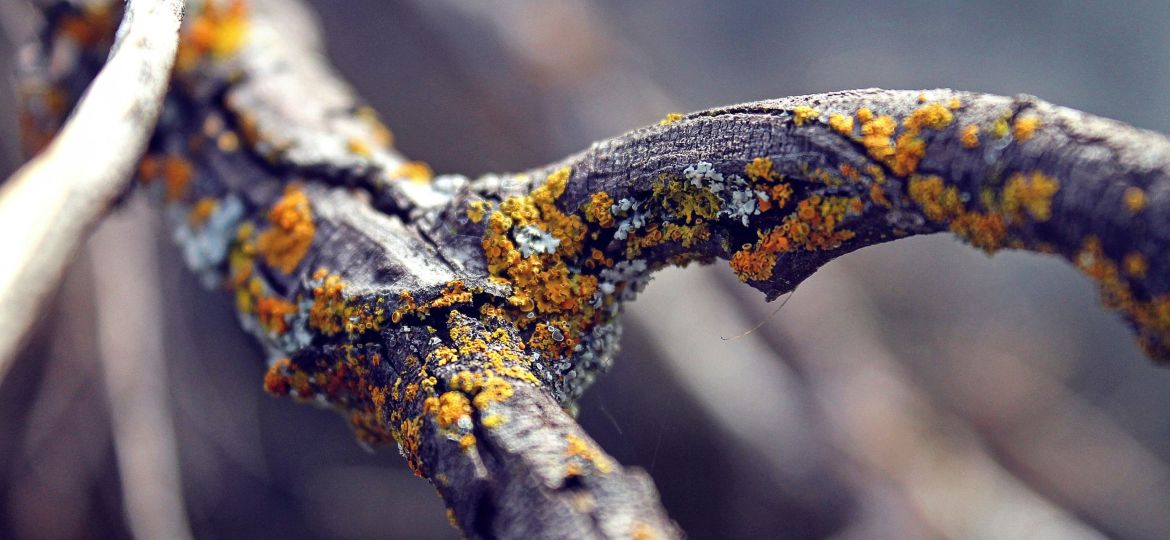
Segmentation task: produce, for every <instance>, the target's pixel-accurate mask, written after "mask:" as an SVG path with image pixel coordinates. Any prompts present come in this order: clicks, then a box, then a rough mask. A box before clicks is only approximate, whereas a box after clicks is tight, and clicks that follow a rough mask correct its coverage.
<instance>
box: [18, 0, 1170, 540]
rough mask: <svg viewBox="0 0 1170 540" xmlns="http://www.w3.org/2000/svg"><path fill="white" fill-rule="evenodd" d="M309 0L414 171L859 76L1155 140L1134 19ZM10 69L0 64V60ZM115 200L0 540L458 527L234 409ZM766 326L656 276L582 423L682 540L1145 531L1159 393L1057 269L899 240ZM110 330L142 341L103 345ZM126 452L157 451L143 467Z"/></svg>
mask: <svg viewBox="0 0 1170 540" xmlns="http://www.w3.org/2000/svg"><path fill="white" fill-rule="evenodd" d="M0 1H2V2H15V1H17V0H0ZM311 3H312V4H314V5H315V6H316V8H317V9H318V10H319V14H320V18H321V23H322V25H323V28H324V35H325V36H326V38H327V42H328V48H329V54H330V57H331V58H332V59H333V60H334V62H335V65H336V66H337V68H338V69H339V70H340V71H341V72H342V73H343V74H344V76H345V78H347V79H348V80H349V81H351V82H352V83H353V85H354V86H355V87H356V89H357V91H358V93H359V94H361V95H363V96H365V97H366V98H367V99H368V100H369V101H370V102H371V104H372V105H373V106H374V107H375V108H376V109H377V110H378V111H380V113H381V114H382V116H383V118H384V119H385V120H386V121H387V123H388V124H389V125H390V126H391V128H392V129H393V130H394V131H395V133H396V135H397V141H398V145H399V147H400V148H401V149H402V150H403V152H404V153H405V154H406V155H408V156H410V157H412V158H414V159H421V160H424V161H427V162H429V163H430V164H431V165H432V166H433V167H434V169H435V170H436V171H437V172H439V173H447V172H459V173H465V174H478V173H483V172H489V171H495V172H502V171H514V170H521V169H526V168H529V167H532V166H536V165H539V164H543V163H545V162H550V161H553V160H556V159H558V158H560V157H562V156H564V155H566V154H568V153H571V152H575V151H577V150H580V149H582V148H584V147H586V146H587V145H588V144H589V143H590V142H592V141H594V140H596V139H601V138H606V137H609V136H613V135H616V134H619V133H621V132H623V131H626V130H628V129H632V128H634V127H638V126H641V125H645V124H649V123H652V122H656V121H658V120H659V119H661V118H662V117H663V116H664V115H665V114H666V113H667V112H671V111H692V110H697V109H703V108H708V107H713V106H716V105H722V104H730V103H736V102H742V101H750V100H757V99H765V98H770V97H779V96H785V95H794V94H804V93H813V92H822V91H830V90H841V89H851V88H861V87H871V86H879V87H887V88H932V87H953V88H958V89H965V90H976V91H986V92H993V93H999V94H1009V95H1010V94H1016V93H1028V94H1034V95H1037V96H1039V97H1041V98H1043V99H1046V100H1049V101H1052V102H1055V103H1057V104H1061V105H1066V106H1069V107H1074V108H1078V109H1082V110H1086V111H1089V112H1092V113H1096V114H1099V115H1103V116H1107V117H1110V118H1115V119H1119V120H1122V121H1125V122H1128V123H1131V124H1135V125H1137V126H1140V127H1144V128H1148V129H1153V130H1156V131H1160V132H1163V133H1170V60H1168V59H1170V3H1167V2H1165V1H1164V0H1163V1H1148V2H1108V3H1107V2H1098V3H1076V4H1072V3H1068V2H1060V1H1056V0H1044V1H1036V2H1027V3H1021V2H1016V1H1008V0H990V1H982V2H956V1H945V0H942V1H940V0H934V1H920V2H899V3H896V4H894V3H888V2H874V1H861V0H852V1H844V2H832V3H829V2H805V3H798V2H775V1H770V0H745V1H736V2H731V1H727V2H700V1H697V0H641V1H639V2H623V1H620V0H551V1H550V0H544V1H541V0H498V1H495V2H468V1H465V0H395V1H385V0H347V1H346V2H344V3H337V2H330V1H329V0H316V1H314V2H311ZM12 60H13V50H12V43H10V42H6V43H4V49H3V50H0V70H2V71H3V72H5V73H10V72H11V68H12ZM3 91H4V92H5V93H4V94H3V95H2V96H0V113H2V115H3V116H2V118H0V120H2V122H0V134H2V135H0V148H2V151H3V154H2V159H0V169H2V172H3V174H4V176H7V175H8V174H9V173H11V172H12V171H13V170H14V169H15V168H16V167H17V166H18V164H19V163H20V156H19V155H18V152H17V148H18V146H17V141H16V140H15V137H16V135H15V134H16V129H15V125H16V124H15V120H14V118H15V117H14V110H13V109H14V106H15V104H14V101H13V97H12V93H11V88H10V85H5V86H3ZM142 203H143V201H136V202H135V203H132V204H130V205H128V206H127V208H126V209H125V210H123V211H121V212H119V214H118V215H116V216H115V218H113V219H112V220H110V221H109V222H107V223H106V224H105V225H103V227H102V230H100V231H98V233H97V234H96V235H95V237H94V239H93V241H92V242H91V245H90V247H89V249H88V250H87V251H86V252H84V253H83V254H82V255H81V256H80V257H79V258H78V260H77V263H76V264H75V267H74V268H73V271H72V272H71V273H70V275H69V276H68V278H67V280H66V282H65V284H64V286H63V287H62V289H61V292H60V297H59V298H58V301H57V303H56V307H55V308H54V309H53V310H52V312H51V313H49V314H48V315H47V316H46V317H45V318H44V320H43V321H42V322H41V324H40V326H39V330H38V332H37V334H36V337H35V338H34V340H33V341H32V343H31V344H30V345H29V347H28V348H27V350H26V351H25V352H24V353H23V355H22V356H21V357H20V358H19V359H18V361H17V362H16V364H15V366H14V367H13V369H12V371H11V373H10V374H9V376H8V377H7V379H6V380H5V381H4V382H3V385H2V386H0V538H99V537H110V538H117V537H126V536H129V535H130V534H131V532H130V530H131V529H130V525H128V521H127V518H126V516H127V509H130V512H131V513H132V512H134V511H135V510H134V509H135V508H139V507H138V506H136V503H134V502H133V501H134V500H135V496H134V495H132V494H131V495H127V493H130V491H128V490H127V487H128V486H132V485H136V484H135V483H136V482H141V481H143V478H146V484H147V485H153V486H155V487H156V488H158V487H159V486H161V488H162V489H163V491H162V492H158V493H152V498H153V499H155V500H172V501H179V502H178V503H177V504H179V505H180V506H179V507H180V508H184V509H185V512H184V513H185V520H186V523H182V519H183V517H182V516H179V518H178V521H177V522H176V523H177V526H179V527H180V528H187V527H189V531H190V534H191V535H193V536H194V537H199V538H275V537H282V538H455V537H458V535H457V533H456V532H455V531H454V530H453V529H451V528H450V526H449V525H448V524H447V520H446V517H445V515H444V507H443V504H442V501H441V500H440V499H439V498H438V496H437V495H436V493H435V491H434V490H433V489H432V488H431V487H430V486H429V485H428V484H427V483H426V482H424V481H422V480H419V479H416V478H414V477H413V476H412V475H411V474H410V473H409V471H407V469H406V468H405V465H404V463H403V460H402V459H401V458H399V457H398V456H397V455H395V454H396V453H395V451H394V450H393V449H385V450H382V451H379V452H377V453H368V452H366V451H364V450H362V449H361V448H360V447H359V446H358V445H357V444H356V443H355V442H354V439H353V438H352V436H351V435H350V433H349V430H348V428H347V427H346V425H345V422H343V421H342V420H341V419H340V418H339V417H337V416H336V415H335V414H333V413H330V412H327V411H323V410H318V409H314V408H312V407H307V406H303V405H297V404H295V403H293V402H292V401H289V400H276V399H272V398H269V397H268V396H266V395H264V394H263V392H262V391H261V388H260V382H261V376H262V373H263V365H262V363H263V362H262V358H261V354H260V351H259V349H258V347H257V346H256V345H255V344H254V343H253V342H252V341H251V340H250V339H249V338H248V337H247V336H245V335H244V334H243V333H242V332H241V331H240V330H239V329H238V327H237V326H236V324H235V319H234V314H233V310H232V303H231V299H230V298H229V295H227V294H224V293H218V292H209V291H206V290H204V289H202V288H201V287H200V286H199V285H198V283H197V280H195V279H194V278H193V277H192V276H191V275H190V274H189V273H187V272H186V271H185V270H184V269H183V268H182V266H181V263H180V260H179V253H178V250H176V249H174V248H173V246H172V245H171V242H170V240H169V233H168V232H166V231H163V230H162V229H161V225H160V220H159V217H158V216H157V211H156V210H155V209H154V207H153V206H152V205H150V204H142ZM0 234H17V233H16V232H14V231H4V232H2V233H0ZM126 283H132V284H133V285H134V286H133V287H126V286H125V284H126ZM777 305H778V304H767V303H765V302H763V299H762V297H761V296H760V295H758V294H757V293H755V292H754V291H753V290H751V289H749V288H747V287H744V286H740V285H739V284H738V283H737V282H736V280H735V278H734V276H733V275H732V273H731V272H730V271H729V270H728V269H727V268H726V266H725V263H720V264H716V265H714V266H712V267H706V268H695V267H692V268H688V269H685V270H670V271H665V272H662V273H660V274H658V275H657V277H656V279H655V280H654V282H653V283H652V284H651V285H650V287H649V288H648V289H647V290H646V292H645V293H644V294H643V296H642V297H641V298H639V300H638V301H637V302H635V303H634V304H633V305H632V306H631V307H630V309H629V310H628V312H627V313H626V315H625V322H626V332H625V336H624V338H623V341H622V343H623V350H622V354H621V356H620V357H619V358H618V359H617V362H616V366H615V368H614V369H613V371H612V373H610V374H609V375H608V376H605V377H603V378H601V380H600V381H599V382H598V383H597V385H596V386H595V387H594V388H593V389H592V390H590V391H589V392H588V393H587V394H586V396H585V397H584V398H583V400H582V407H581V413H580V420H581V422H582V423H583V424H584V425H585V426H586V428H587V429H588V430H589V432H590V433H591V434H592V435H593V436H594V437H595V438H596V439H597V440H598V441H599V442H600V443H601V445H602V446H603V447H604V448H606V449H607V450H608V451H609V452H610V453H612V454H613V455H614V456H615V457H616V458H617V459H618V460H620V461H621V462H622V463H624V464H626V465H632V466H638V467H642V468H644V469H645V470H647V471H648V472H649V473H650V474H651V475H652V476H653V477H654V480H655V482H656V484H657V485H658V488H659V491H660V493H661V496H662V500H663V503H664V505H665V506H666V508H667V510H668V511H669V512H670V515H671V516H672V517H673V518H674V519H676V520H677V521H678V522H679V524H680V525H681V526H682V528H683V529H684V530H685V531H687V533H688V534H689V535H690V536H692V537H694V538H794V539H795V538H826V537H829V538H840V539H854V538H857V539H861V538H865V539H868V538H994V539H1005V538H1062V539H1063V538H1106V537H1107V538H1126V539H1155V538H1167V537H1170V414H1167V411H1170V370H1167V369H1159V368H1155V367H1154V366H1152V365H1151V364H1150V363H1149V362H1148V361H1147V359H1146V358H1145V357H1143V355H1142V354H1141V352H1140V351H1139V350H1138V348H1137V346H1136V345H1135V342H1134V340H1133V338H1132V336H1131V335H1130V333H1129V332H1128V331H1127V330H1126V329H1125V327H1124V326H1123V325H1122V323H1121V322H1120V320H1119V319H1118V318H1117V317H1116V316H1115V315H1113V314H1112V313H1108V312H1106V311H1105V310H1104V309H1103V308H1101V307H1100V306H1099V303H1098V300H1097V294H1096V291H1095V289H1094V287H1093V286H1092V285H1091V284H1090V283H1089V282H1088V281H1087V280H1086V279H1084V278H1082V277H1081V276H1080V275H1079V274H1078V273H1077V272H1076V271H1074V270H1073V269H1072V268H1071V267H1070V266H1069V265H1067V264H1065V263H1063V262H1062V261H1060V260H1057V259H1054V258H1051V257H1045V256H1039V255H1030V254H1023V253H1001V254H998V255H996V256H994V257H987V256H985V255H983V254H982V253H980V252H977V251H975V250H973V249H970V248H968V247H965V246H963V245H961V244H959V243H958V242H956V241H954V240H953V239H951V238H950V237H947V236H934V237H923V238H913V239H908V240H902V241H898V242H895V243H893V244H887V245H884V246H878V247H873V248H868V249H865V250H862V251H860V252H857V253H854V254H852V255H849V256H847V257H844V258H842V259H840V260H838V261H835V262H834V263H831V264H829V265H828V266H826V267H825V268H824V269H822V270H821V271H820V272H818V273H817V274H816V275H814V276H813V277H812V278H811V279H809V280H808V281H807V282H805V283H803V284H802V285H801V286H800V287H799V288H798V289H797V290H796V292H795V293H794V295H793V296H792V298H791V299H790V301H788V302H787V304H785V305H784V306H783V308H782V309H780V310H779V311H777V310H776V306H777ZM136 314H137V315H136ZM143 314H145V315H143ZM761 323H762V324H761ZM119 324H120V325H122V326H123V327H124V326H125V325H127V324H133V325H134V328H136V329H137V332H138V334H139V335H141V336H147V338H145V339H144V340H140V341H139V342H134V343H120V342H119V341H118V340H117V339H115V338H114V337H112V336H116V335H117V332H116V331H113V330H111V329H117V328H118V325H119ZM757 325H759V327H758V329H755V328H756V327H757ZM752 329H755V330H754V331H751V330H752ZM749 331H750V332H749ZM151 336H153V337H151ZM156 338H157V339H156ZM143 411H148V412H149V414H146V413H144V412H143ZM171 426H173V428H172V427H171ZM172 431H173V433H172ZM141 448H153V449H157V450H160V454H156V455H167V454H168V452H169V454H170V455H171V456H172V457H173V459H172V460H171V463H169V464H168V463H167V462H166V460H163V462H162V463H161V464H159V463H154V464H153V466H154V467H155V468H154V469H152V468H151V466H149V464H146V462H145V461H144V460H136V459H134V452H135V450H136V449H141ZM160 478H161V479H162V480H158V479H160ZM152 479H154V480H155V481H153V483H152ZM168 490H169V491H168ZM180 496H181V499H179V497H180ZM159 497H161V498H162V499H159ZM168 497H169V499H167V498H168Z"/></svg>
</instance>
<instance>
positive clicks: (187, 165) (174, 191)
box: [162, 155, 194, 202]
mask: <svg viewBox="0 0 1170 540" xmlns="http://www.w3.org/2000/svg"><path fill="white" fill-rule="evenodd" d="M162 174H163V180H164V182H165V184H164V185H165V186H166V200H167V202H174V201H177V200H179V199H182V198H183V197H184V196H186V195H187V190H188V189H189V187H190V184H191V178H192V177H194V168H192V167H191V162H189V161H187V160H185V159H183V158H181V157H179V156H175V155H169V156H167V157H166V158H164V160H163V163H162Z"/></svg>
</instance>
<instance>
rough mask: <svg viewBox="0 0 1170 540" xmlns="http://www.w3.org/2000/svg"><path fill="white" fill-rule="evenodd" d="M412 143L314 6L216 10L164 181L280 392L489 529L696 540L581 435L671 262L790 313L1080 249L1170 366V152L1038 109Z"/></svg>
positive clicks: (846, 105)
mask: <svg viewBox="0 0 1170 540" xmlns="http://www.w3.org/2000/svg"><path fill="white" fill-rule="evenodd" d="M55 21H56V19H53V18H50V25H52V24H53V23H54V22H55ZM288 36H297V39H296V40H292V39H288ZM85 70H86V66H85V65H84V64H80V65H78V66H77V69H76V70H75V72H74V73H73V74H72V75H71V76H75V77H83V76H84V72H85ZM32 71H33V72H34V73H35V72H36V70H35V69H33V70H32ZM42 73H43V71H42ZM57 86H58V87H60V86H61V85H60V84H58V85H57ZM30 98H31V99H32V100H33V103H35V102H36V99H37V96H30ZM391 142H392V141H391V136H390V133H389V131H388V130H387V129H386V128H385V127H384V126H382V124H381V123H379V122H378V121H377V119H376V118H375V116H374V114H373V113H372V112H371V111H369V109H368V108H365V107H363V106H362V105H361V103H360V102H359V101H358V100H357V98H355V97H354V96H353V94H352V92H351V91H350V90H349V89H348V88H347V87H346V86H345V84H344V83H343V82H341V81H340V80H339V78H338V77H337V76H336V75H335V74H333V73H332V71H331V70H330V69H329V67H328V65H327V64H326V62H325V61H324V60H323V58H322V56H321V53H320V50H319V40H318V39H317V38H316V34H315V29H314V28H313V26H312V22H311V20H310V19H309V18H308V17H306V16H305V15H304V14H303V12H301V11H299V10H297V9H294V8H292V7H288V6H287V5H286V4H280V5H279V6H275V3H273V5H270V3H269V2H253V3H252V5H251V6H250V9H248V8H245V6H244V5H243V4H242V3H238V2H224V3H205V4H201V5H199V6H196V8H195V11H193V12H191V13H190V15H189V17H188V21H187V26H186V30H185V31H184V40H183V42H182V45H181V48H180V54H179V61H178V64H177V70H176V74H175V77H174V80H173V82H172V90H171V93H170V94H169V96H168V98H167V106H166V112H165V113H164V115H163V118H162V120H161V121H160V123H159V127H158V129H157V131H156V132H155V135H154V140H153V141H152V143H151V150H150V153H149V155H148V156H147V158H146V159H145V160H144V161H143V164H142V166H141V167H140V176H141V178H142V180H143V182H144V183H146V184H148V185H149V186H150V189H154V190H157V191H159V192H160V193H161V196H162V198H164V199H165V200H166V204H167V205H168V212H169V213H170V214H171V215H172V216H173V217H174V223H175V230H176V237H177V238H178V239H179V244H180V247H181V248H182V250H183V253H184V256H185V258H186V259H187V262H188V264H189V266H190V267H191V268H192V270H194V271H195V272H197V273H199V274H200V275H201V276H203V277H204V279H205V281H206V282H207V283H208V284H209V285H211V286H224V287H226V288H230V289H231V290H232V291H233V292H234V294H235V295H236V298H237V307H238V311H239V317H240V321H241V324H243V325H244V326H245V327H246V328H247V329H249V330H250V331H251V332H252V333H253V334H255V335H256V336H257V338H258V339H259V340H260V341H261V342H262V343H263V344H264V346H265V348H266V350H267V351H268V353H269V357H270V358H269V361H270V369H269V372H268V375H267V376H266V378H265V381H264V383H265V388H266V389H267V390H268V391H269V392H272V393H274V394H277V395H287V396H291V397H294V398H296V399H300V400H304V401H309V402H313V403H317V404H325V405H328V406H330V407H333V408H336V409H337V410H338V411H339V412H341V413H342V414H343V415H345V416H346V418H347V419H348V420H349V421H350V423H351V424H352V425H353V427H354V429H355V431H356V433H357V435H358V437H359V439H360V440H362V441H363V442H365V443H367V444H370V445H374V446H377V445H382V444H390V443H396V444H397V445H398V447H399V448H400V450H401V452H402V453H403V454H404V456H405V457H406V458H407V460H408V463H409V464H410V465H411V467H412V468H413V469H414V470H415V472H416V473H417V474H419V475H420V476H423V477H425V478H427V479H429V480H430V481H431V482H432V483H433V484H434V485H435V486H436V488H437V489H438V490H439V492H440V493H441V494H442V496H443V497H444V499H445V500H446V502H447V504H448V506H449V507H450V509H451V511H452V519H453V522H454V523H455V524H456V525H457V526H458V527H459V528H460V529H461V530H462V531H463V532H464V533H466V534H467V535H468V536H471V537H566V538H568V537H572V538H577V537H625V536H635V537H647V538H648V537H658V536H661V537H674V536H678V535H679V534H680V533H679V531H678V530H677V528H676V527H675V526H674V524H673V523H672V522H671V521H670V519H669V518H668V517H667V516H666V514H665V512H664V511H663V510H662V509H661V507H660V505H659V504H658V502H657V495H656V493H655V491H654V488H653V486H652V484H651V483H650V481H649V479H648V478H647V476H646V475H645V474H644V473H643V472H641V471H638V470H635V469H629V468H623V467H622V466H620V465H619V464H617V463H616V462H614V460H613V459H612V458H610V457H609V456H607V455H606V454H605V453H604V452H603V451H602V450H601V449H600V448H598V447H597V445H596V444H595V443H593V442H592V441H591V440H590V439H589V438H588V436H587V435H586V434H585V433H584V432H583V431H582V430H581V429H580V427H578V426H577V424H576V423H575V422H574V421H573V419H572V409H573V403H574V401H575V399H576V398H577V397H578V396H579V395H580V394H581V392H583V391H584V390H585V389H586V388H587V387H588V385H589V383H590V382H592V380H593V378H594V377H595V376H596V375H597V374H598V373H600V372H602V371H604V370H605V369H606V367H608V365H609V364H610V362H611V359H612V357H613V354H614V352H615V347H616V343H617V340H618V336H619V334H620V322H619V318H620V317H619V316H620V313H621V310H622V305H623V303H624V302H626V301H629V300H631V299H632V298H633V297H634V296H635V295H636V293H637V292H638V291H639V290H640V289H641V287H643V286H644V285H645V283H646V282H647V281H648V279H649V278H650V275H651V274H652V273H653V272H654V271H655V270H657V269H659V268H662V267H664V266H667V265H680V264H688V263H690V262H704V263H706V262H712V261H715V260H720V259H722V260H729V261H730V265H731V267H732V269H733V270H734V271H735V272H736V273H737V275H738V276H739V277H740V279H741V280H742V281H744V282H746V283H747V284H748V285H750V286H752V287H754V288H756V289H759V290H760V291H762V292H764V293H765V294H766V295H767V296H768V297H769V298H775V297H777V296H778V295H780V294H782V293H784V292H787V291H790V290H792V289H793V288H794V287H795V286H796V284H797V283H799V282H800V281H801V280H803V279H804V278H806V277H808V276H809V275H810V274H812V273H813V272H814V271H816V269H817V268H818V267H820V266H821V265H823V264H824V263H826V262H828V261H829V260H832V259H833V258H835V257H838V256H840V255H843V254H845V253H848V252H850V251H852V250H855V249H859V248H861V247H865V246H868V245H872V244H876V243H880V242H885V241H889V240H894V239H897V238H901V237H904V236H909V235H914V234H926V233H934V232H940V231H947V230H949V231H951V232H953V233H955V234H957V235H958V236H960V237H961V238H964V239H965V240H967V241H969V242H970V243H972V244H973V245H975V246H976V247H979V248H981V249H984V250H986V251H988V252H992V251H995V250H998V249H1004V248H1021V249H1031V250H1036V251H1041V252H1046V253H1053V254H1057V255H1060V256H1063V257H1064V258H1066V259H1069V260H1070V261H1072V262H1073V263H1074V264H1076V265H1077V266H1078V267H1080V268H1081V269H1082V270H1083V271H1085V272H1086V273H1087V274H1088V275H1089V276H1090V277H1092V278H1094V279H1095V280H1097V281H1098V282H1100V284H1101V286H1102V291H1103V296H1104V299H1105V301H1106V303H1107V304H1108V305H1110V306H1111V307H1113V308H1115V309H1118V310H1119V311H1120V312H1121V314H1122V315H1123V316H1125V317H1126V319H1127V320H1128V321H1129V322H1130V324H1131V325H1132V326H1133V328H1134V329H1135V331H1136V333H1137V335H1138V338H1139V340H1140V341H1141V343H1142V345H1143V346H1144V347H1145V349H1146V350H1147V351H1148V352H1149V354H1150V355H1151V357H1153V358H1154V359H1156V360H1159V361H1166V360H1167V359H1170V296H1168V293H1170V290H1168V289H1170V283H1168V282H1167V277H1166V276H1167V272H1166V265H1167V264H1170V259H1167V258H1166V257H1165V254H1166V253H1167V248H1168V247H1170V246H1168V245H1167V243H1168V241H1170V238H1168V236H1170V227H1166V224H1167V221H1168V220H1170V215H1168V214H1167V212H1168V210H1167V209H1168V208H1170V193H1168V190H1170V182H1168V179H1170V142H1168V141H1167V139H1166V138H1165V137H1163V136H1162V135H1159V134H1156V133H1150V132H1146V131H1141V130H1137V129H1134V128H1132V127H1129V126H1126V125H1123V124H1120V123H1116V122H1112V121H1108V120H1104V119H1100V118H1096V117H1093V116H1090V115H1087V114H1084V113H1080V112H1077V111H1072V110H1069V109H1064V108H1060V107H1056V106H1054V105H1051V104H1048V103H1045V102H1043V101H1040V100H1038V99H1036V98H1032V97H1028V96H1020V97H1015V98H1007V97H999V96H989V95H984V94H976V93H968V92H956V91H952V90H928V91H888V90H877V89H871V90H858V91H850V92H839V93H831V94H819V95H811V96H800V97H792V98H785V99H779V100H773V101H764V102H757V103H749V104H744V105H738V106H732V107H725V108H719V109H712V110H708V111H703V112H698V113H692V114H689V115H669V116H667V118H666V119H665V120H664V121H663V122H662V123H660V124H658V125H655V126H650V127H646V128H643V129H640V130H636V131H633V132H630V133H628V134H626V135H623V136H621V137H618V138H615V139H612V140H609V141H605V142H601V143H597V144H594V145H593V146H592V147H591V148H589V149H588V150H586V151H584V152H582V153H580V154H578V155H575V156H572V157H570V158H568V159H566V160H564V161H562V162H559V163H556V164H552V165H549V166H545V167H539V168H535V169H533V170H530V171H527V172H522V173H517V174H502V175H487V176H484V177H480V178H476V179H469V178H465V177H461V176H444V177H438V178H432V177H431V175H430V173H429V169H427V168H426V167H425V166H423V165H421V164H416V163H412V162H409V161H407V160H406V159H405V158H404V157H403V156H401V155H400V154H398V153H397V152H396V151H395V150H394V149H393V147H392V145H391Z"/></svg>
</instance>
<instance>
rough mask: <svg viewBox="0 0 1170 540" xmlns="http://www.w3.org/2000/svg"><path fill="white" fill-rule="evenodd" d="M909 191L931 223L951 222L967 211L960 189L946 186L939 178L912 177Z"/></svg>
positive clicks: (911, 197)
mask: <svg viewBox="0 0 1170 540" xmlns="http://www.w3.org/2000/svg"><path fill="white" fill-rule="evenodd" d="M907 191H908V193H909V195H910V199H911V200H913V201H914V202H915V203H918V206H919V207H920V208H922V214H923V215H925V216H926V219H929V220H931V221H950V220H953V219H955V218H957V217H959V216H960V215H961V214H962V213H963V212H964V211H965V209H964V206H963V200H962V195H961V194H960V193H959V190H958V188H956V187H954V186H946V185H944V184H943V181H942V178H939V177H937V176H915V177H912V178H911V179H910V185H909V187H908V189H907Z"/></svg>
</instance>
